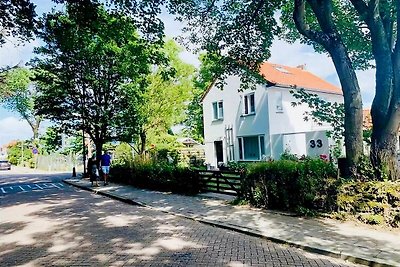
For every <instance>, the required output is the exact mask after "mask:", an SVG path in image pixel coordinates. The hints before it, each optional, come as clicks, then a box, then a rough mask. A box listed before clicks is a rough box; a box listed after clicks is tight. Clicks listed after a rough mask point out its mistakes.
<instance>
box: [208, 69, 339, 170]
mask: <svg viewBox="0 0 400 267" xmlns="http://www.w3.org/2000/svg"><path fill="white" fill-rule="evenodd" d="M260 72H261V74H262V75H263V76H264V77H265V79H266V81H267V83H266V84H262V85H261V84H259V85H257V86H256V89H255V90H247V91H243V92H239V87H240V78H239V77H236V76H230V77H228V78H227V80H226V85H225V86H224V90H219V89H218V88H217V87H216V86H213V85H212V86H211V87H210V88H209V89H208V90H207V92H206V93H205V94H204V96H203V99H202V103H203V115H204V141H205V154H206V162H207V163H209V164H211V165H212V166H217V164H218V163H219V162H224V163H227V162H228V161H258V160H262V159H264V158H275V159H276V158H279V157H280V156H281V154H282V153H283V152H284V151H285V150H288V151H290V152H291V153H293V154H297V155H299V156H300V155H309V156H320V155H321V154H325V155H329V145H330V140H328V138H327V136H326V131H327V130H329V129H330V126H329V125H317V124H316V123H314V122H312V121H304V119H303V118H304V112H305V111H307V110H309V108H308V106H307V105H306V104H304V105H300V106H296V107H293V106H292V105H291V103H292V102H294V101H296V99H295V98H294V97H293V96H292V94H291V93H290V92H289V91H290V90H298V89H300V88H303V89H305V90H306V91H310V92H312V93H315V94H318V95H319V96H320V97H321V98H322V99H324V100H327V101H331V102H339V103H343V95H342V91H341V90H340V88H338V87H336V86H334V85H332V84H330V83H328V82H326V81H324V80H322V79H320V78H319V77H317V76H315V75H313V74H312V73H310V72H308V71H305V70H304V69H303V68H302V67H297V68H292V67H287V66H282V65H278V64H271V63H264V64H262V66H261V68H260Z"/></svg>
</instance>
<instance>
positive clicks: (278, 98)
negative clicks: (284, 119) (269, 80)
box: [276, 92, 283, 113]
mask: <svg viewBox="0 0 400 267" xmlns="http://www.w3.org/2000/svg"><path fill="white" fill-rule="evenodd" d="M276 112H277V113H280V112H283V103H282V92H278V93H276Z"/></svg>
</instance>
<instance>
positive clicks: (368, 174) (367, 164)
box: [355, 155, 376, 181]
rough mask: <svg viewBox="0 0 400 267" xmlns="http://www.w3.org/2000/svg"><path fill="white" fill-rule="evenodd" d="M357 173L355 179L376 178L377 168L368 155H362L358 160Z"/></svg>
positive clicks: (369, 179) (367, 179)
mask: <svg viewBox="0 0 400 267" xmlns="http://www.w3.org/2000/svg"><path fill="white" fill-rule="evenodd" d="M356 167H357V174H356V176H355V179H356V180H358V181H372V180H376V177H375V169H374V167H373V166H372V163H371V160H370V158H369V157H367V156H365V155H364V156H362V157H361V158H360V159H359V161H358V162H357V166H356Z"/></svg>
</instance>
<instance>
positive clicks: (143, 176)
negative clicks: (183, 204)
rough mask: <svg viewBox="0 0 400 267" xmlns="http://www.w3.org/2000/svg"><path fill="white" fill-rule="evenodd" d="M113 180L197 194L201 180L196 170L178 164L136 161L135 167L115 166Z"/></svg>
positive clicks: (142, 186)
mask: <svg viewBox="0 0 400 267" xmlns="http://www.w3.org/2000/svg"><path fill="white" fill-rule="evenodd" d="M110 178H111V181H114V182H121V183H125V184H130V185H133V186H136V187H139V188H146V189H151V190H158V191H166V192H174V193H180V194H190V195H191V194H197V193H198V192H199V182H198V176H197V174H196V172H194V171H192V170H190V169H188V168H183V167H179V166H176V165H168V164H157V163H153V162H151V161H149V162H134V163H133V167H131V168H126V167H125V168H124V167H113V168H111V172H110Z"/></svg>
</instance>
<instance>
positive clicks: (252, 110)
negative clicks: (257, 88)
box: [243, 93, 256, 115]
mask: <svg viewBox="0 0 400 267" xmlns="http://www.w3.org/2000/svg"><path fill="white" fill-rule="evenodd" d="M251 98H253V105H251ZM253 114H256V96H255V93H249V94H246V95H244V96H243V115H253Z"/></svg>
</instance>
